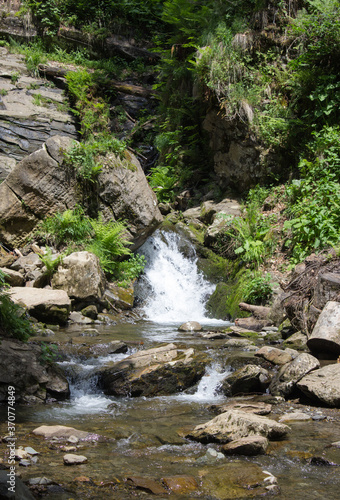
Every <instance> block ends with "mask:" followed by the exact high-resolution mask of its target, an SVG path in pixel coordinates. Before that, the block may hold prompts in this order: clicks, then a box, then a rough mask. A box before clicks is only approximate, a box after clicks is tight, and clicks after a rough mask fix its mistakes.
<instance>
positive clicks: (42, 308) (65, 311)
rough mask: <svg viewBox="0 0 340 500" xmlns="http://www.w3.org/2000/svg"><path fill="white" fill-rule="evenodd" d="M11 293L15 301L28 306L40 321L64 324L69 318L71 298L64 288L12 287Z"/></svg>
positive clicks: (32, 314) (30, 311) (29, 310)
mask: <svg viewBox="0 0 340 500" xmlns="http://www.w3.org/2000/svg"><path fill="white" fill-rule="evenodd" d="M9 294H10V297H11V299H12V300H13V302H15V303H16V304H19V305H22V306H24V307H25V308H27V310H28V312H29V314H31V316H33V317H34V318H36V319H38V320H39V321H43V322H45V323H58V324H60V325H63V324H65V323H66V322H67V320H68V317H69V314H70V309H71V300H70V298H69V297H68V295H67V293H66V292H65V291H64V290H49V289H45V288H27V287H12V288H10V289H9Z"/></svg>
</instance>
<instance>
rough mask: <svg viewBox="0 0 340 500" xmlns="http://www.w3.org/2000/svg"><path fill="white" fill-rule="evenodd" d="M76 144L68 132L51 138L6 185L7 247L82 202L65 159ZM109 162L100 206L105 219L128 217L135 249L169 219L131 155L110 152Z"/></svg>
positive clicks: (0, 232)
mask: <svg viewBox="0 0 340 500" xmlns="http://www.w3.org/2000/svg"><path fill="white" fill-rule="evenodd" d="M71 144H72V141H71V139H69V138H67V137H63V136H55V137H53V138H50V139H48V140H47V142H46V144H44V145H43V147H42V148H41V149H39V150H38V151H35V152H34V153H32V154H31V155H29V156H27V157H26V158H24V159H23V160H22V161H21V162H19V163H18V164H17V165H16V167H15V168H14V169H13V170H12V172H11V173H10V174H9V175H8V176H7V178H6V180H5V181H4V182H3V183H2V184H1V185H0V238H1V241H2V242H3V243H4V244H5V245H8V246H20V244H21V243H23V241H24V240H25V238H26V237H27V236H28V235H29V234H30V232H31V231H33V230H34V228H35V227H36V225H37V224H38V222H39V221H40V220H41V219H42V218H44V217H45V216H47V215H51V214H53V213H55V212H63V211H65V210H66V209H72V208H73V207H74V206H75V204H76V203H77V202H80V201H81V200H80V198H79V197H80V194H79V190H78V189H77V179H76V175H75V173H72V171H70V169H69V168H67V167H66V165H65V163H64V156H63V151H66V150H67V149H69V148H70V146H71ZM103 165H104V166H103V171H102V173H101V174H99V176H98V185H97V188H98V194H99V199H100V203H99V205H100V206H99V207H98V209H99V210H100V211H102V212H103V215H104V219H107V220H108V219H115V220H118V219H126V220H128V222H129V229H130V232H131V239H132V240H133V243H134V245H132V246H131V249H132V250H133V249H134V248H135V247H137V246H139V245H140V244H142V243H143V242H144V241H145V239H146V238H147V236H148V235H149V233H150V232H151V231H153V230H154V229H155V227H156V226H157V225H158V224H159V223H160V222H161V221H162V219H163V217H162V215H161V213H160V211H159V209H158V206H157V200H156V195H155V193H154V192H153V191H152V189H151V188H150V186H149V185H148V182H147V180H146V177H145V174H144V172H143V170H142V168H141V166H140V164H139V162H138V160H137V159H136V158H135V157H134V156H133V155H131V154H130V153H128V160H120V159H118V158H117V157H115V156H114V155H110V154H109V155H108V156H107V157H106V159H105V158H103Z"/></svg>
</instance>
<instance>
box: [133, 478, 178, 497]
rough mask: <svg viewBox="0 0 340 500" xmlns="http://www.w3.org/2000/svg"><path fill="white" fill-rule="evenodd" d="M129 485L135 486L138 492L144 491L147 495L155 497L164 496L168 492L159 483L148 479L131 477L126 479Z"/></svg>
mask: <svg viewBox="0 0 340 500" xmlns="http://www.w3.org/2000/svg"><path fill="white" fill-rule="evenodd" d="M126 481H127V483H128V484H129V485H131V486H134V487H135V488H137V489H138V490H143V491H145V492H146V493H152V494H154V495H164V494H166V493H168V491H167V490H166V489H165V488H163V486H161V485H160V484H159V483H158V482H157V481H155V480H154V479H151V478H148V477H139V476H129V477H127V478H126Z"/></svg>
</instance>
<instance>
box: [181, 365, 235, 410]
mask: <svg viewBox="0 0 340 500" xmlns="http://www.w3.org/2000/svg"><path fill="white" fill-rule="evenodd" d="M230 373H231V369H230V368H228V369H227V370H223V369H222V368H221V366H220V365H219V364H217V363H213V364H212V365H210V366H208V367H207V369H206V372H205V375H204V376H203V377H202V378H201V380H200V382H199V384H198V386H197V390H196V392H195V393H194V394H179V395H176V396H175V397H176V399H177V400H183V401H188V402H195V403H218V402H222V401H224V400H225V399H226V398H225V396H224V395H223V394H221V393H220V392H219V389H220V387H221V383H222V381H223V380H224V379H225V377H226V376H227V375H229V374H230Z"/></svg>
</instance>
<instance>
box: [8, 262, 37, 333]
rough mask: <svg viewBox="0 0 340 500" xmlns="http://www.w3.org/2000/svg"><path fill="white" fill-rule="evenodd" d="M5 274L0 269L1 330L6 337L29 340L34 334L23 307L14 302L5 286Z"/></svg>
mask: <svg viewBox="0 0 340 500" xmlns="http://www.w3.org/2000/svg"><path fill="white" fill-rule="evenodd" d="M5 286H6V285H5V275H4V273H3V272H2V271H0V332H1V334H2V335H4V336H5V337H10V338H14V339H18V340H23V341H25V340H27V339H28V338H29V337H30V336H31V335H33V334H34V331H33V328H32V325H31V323H30V321H29V319H28V317H27V316H26V313H25V311H24V309H22V307H20V306H18V305H17V304H14V302H13V301H12V300H11V298H10V296H9V294H8V293H7V292H6V288H5Z"/></svg>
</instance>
